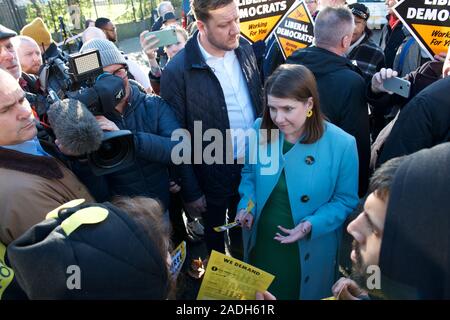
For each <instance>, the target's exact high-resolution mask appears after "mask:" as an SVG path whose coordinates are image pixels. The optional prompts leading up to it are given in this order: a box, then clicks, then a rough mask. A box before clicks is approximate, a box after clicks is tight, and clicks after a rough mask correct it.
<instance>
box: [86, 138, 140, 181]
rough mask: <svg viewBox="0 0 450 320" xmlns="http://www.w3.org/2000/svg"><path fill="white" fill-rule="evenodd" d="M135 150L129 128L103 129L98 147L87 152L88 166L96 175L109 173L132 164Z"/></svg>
mask: <svg viewBox="0 0 450 320" xmlns="http://www.w3.org/2000/svg"><path fill="white" fill-rule="evenodd" d="M135 157H136V152H135V149H134V138H133V134H132V133H131V132H130V131H129V130H119V131H104V132H103V140H102V144H101V145H100V148H99V149H98V150H97V151H94V152H92V153H90V154H88V161H89V167H90V168H91V170H92V172H93V173H94V174H95V175H96V176H102V175H106V174H110V173H113V172H116V171H119V170H123V169H125V168H128V167H130V166H132V165H133V163H134V162H135Z"/></svg>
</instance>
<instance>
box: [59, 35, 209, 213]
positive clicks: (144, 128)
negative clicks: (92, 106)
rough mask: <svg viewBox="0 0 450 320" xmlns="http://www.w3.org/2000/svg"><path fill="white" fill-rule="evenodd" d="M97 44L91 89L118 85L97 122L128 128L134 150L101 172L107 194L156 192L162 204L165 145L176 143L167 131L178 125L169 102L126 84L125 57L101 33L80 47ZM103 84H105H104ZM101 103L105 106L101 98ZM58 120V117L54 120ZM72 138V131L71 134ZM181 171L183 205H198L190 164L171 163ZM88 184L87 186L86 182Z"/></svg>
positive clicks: (107, 128) (167, 156) (166, 189)
mask: <svg viewBox="0 0 450 320" xmlns="http://www.w3.org/2000/svg"><path fill="white" fill-rule="evenodd" d="M95 49H97V50H98V52H99V55H100V58H101V63H102V65H103V70H102V71H103V73H102V74H101V75H100V76H98V79H97V81H96V82H95V85H94V86H93V89H94V90H95V88H96V85H98V83H104V84H105V86H104V88H105V90H100V91H99V90H97V94H100V95H101V93H102V92H107V91H108V88H109V87H111V85H112V84H114V83H117V82H118V79H120V81H121V82H122V85H123V87H124V94H123V95H116V96H115V97H114V98H119V99H120V101H119V102H118V103H114V104H110V105H108V106H114V108H109V109H107V110H103V114H102V115H99V114H96V116H95V118H96V121H97V123H98V125H99V126H100V128H101V129H102V130H104V131H106V132H110V133H115V132H117V131H118V130H129V131H131V132H132V134H133V135H132V143H133V145H134V148H135V150H136V159H135V161H134V162H133V163H132V165H131V166H130V167H128V168H126V169H120V170H117V171H115V172H113V173H111V174H108V175H106V176H104V177H103V178H104V179H105V180H106V185H107V187H108V189H109V195H110V196H114V195H127V196H137V195H140V196H148V197H153V198H157V199H159V200H160V201H161V203H162V204H163V206H164V207H165V208H167V206H168V203H169V174H168V167H169V166H170V165H172V163H171V157H170V156H171V151H172V148H173V147H174V146H175V145H176V144H177V142H176V141H171V134H172V132H173V131H174V130H176V129H178V128H180V126H179V124H178V121H177V119H176V117H175V114H174V113H173V111H172V109H171V107H170V106H169V105H167V104H166V103H165V102H164V100H162V99H161V98H160V97H158V96H155V95H148V94H146V93H144V92H142V91H141V90H140V89H139V88H138V87H137V86H135V85H134V84H131V83H130V81H129V80H128V77H127V62H126V60H125V58H124V57H123V55H122V54H121V53H120V51H119V50H118V49H117V47H116V46H115V45H114V44H113V43H112V42H110V41H108V40H104V39H93V40H90V41H88V42H87V43H85V44H84V45H83V47H82V48H81V51H80V53H81V54H85V53H88V52H91V50H95ZM108 84H109V85H108ZM102 105H103V106H107V105H106V104H104V103H102ZM56 122H58V121H56ZM75 138H76V135H74V137H73V139H75ZM57 144H58V146H59V147H60V149H61V150H62V151H64V150H66V149H67V146H66V145H65V144H63V143H62V142H61V141H60V139H58V141H57ZM174 169H175V170H176V171H177V173H178V175H179V176H180V177H181V182H180V183H181V190H182V191H181V192H182V196H183V199H184V201H185V203H187V206H188V207H189V210H193V211H198V212H200V211H203V210H204V208H205V202H204V197H203V194H202V192H201V191H200V189H199V187H198V184H197V180H196V178H195V176H194V173H193V170H192V168H191V166H190V165H179V166H175V167H174ZM90 189H91V188H90Z"/></svg>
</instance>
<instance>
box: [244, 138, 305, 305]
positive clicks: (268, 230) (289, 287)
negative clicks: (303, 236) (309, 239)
mask: <svg viewBox="0 0 450 320" xmlns="http://www.w3.org/2000/svg"><path fill="white" fill-rule="evenodd" d="M293 146H294V145H293V144H292V143H289V142H287V141H284V144H283V154H284V153H286V152H288V151H289V150H290V149H291V148H292V147H293ZM279 225H280V226H282V227H285V228H287V229H292V228H294V227H295V226H294V220H293V218H292V212H291V206H290V203H289V196H288V191H287V185H286V177H285V175H284V170H283V172H282V173H281V175H280V179H279V180H278V183H277V185H276V186H275V188H274V189H273V191H272V194H271V195H270V197H269V199H267V202H266V205H265V206H264V208H263V210H262V212H261V217H260V219H259V222H258V226H257V228H258V229H257V230H258V232H257V236H256V242H255V246H254V247H253V249H252V251H251V252H250V257H249V258H250V264H252V265H254V266H256V267H258V268H260V269H262V270H264V271H267V272H269V273H271V274H273V275H274V276H275V279H274V281H273V282H272V284H271V285H270V287H269V289H268V290H269V292H271V293H272V294H273V295H275V297H277V299H279V300H298V298H299V293H300V258H299V246H298V242H297V241H296V242H294V243H290V244H282V243H280V242H278V241H277V240H274V237H275V234H276V233H277V232H279V233H281V234H283V233H282V232H281V231H280V230H279V229H278V228H277V226H279Z"/></svg>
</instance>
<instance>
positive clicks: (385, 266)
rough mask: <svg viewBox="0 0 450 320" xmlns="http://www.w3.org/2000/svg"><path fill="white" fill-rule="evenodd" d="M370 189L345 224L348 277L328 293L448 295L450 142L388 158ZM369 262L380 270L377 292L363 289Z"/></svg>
mask: <svg viewBox="0 0 450 320" xmlns="http://www.w3.org/2000/svg"><path fill="white" fill-rule="evenodd" d="M370 188H371V189H370V190H374V191H373V192H372V193H371V194H369V196H368V197H367V199H366V202H365V204H364V210H363V212H362V213H361V214H360V215H359V216H358V217H357V218H356V219H355V220H354V221H353V222H352V223H350V224H349V226H348V228H347V231H348V232H349V233H350V234H351V235H352V236H353V237H354V239H355V241H354V243H353V251H352V253H351V259H352V262H353V272H352V276H351V279H347V278H341V279H339V280H338V281H337V282H336V283H335V285H334V286H333V288H332V291H333V295H334V296H335V297H336V298H337V299H342V300H356V299H365V298H367V297H368V292H369V293H370V294H371V296H372V295H373V296H374V297H381V298H384V299H449V298H450V284H449V281H448V279H449V277H450V275H449V272H450V271H449V270H450V268H449V267H450V256H449V255H448V252H449V241H448V225H449V221H450V220H449V215H448V208H449V207H450V199H449V197H448V190H449V188H450V143H444V144H440V145H438V146H436V147H434V148H432V149H423V150H421V151H418V152H416V153H414V154H411V155H409V156H404V157H399V158H394V159H392V160H389V161H388V162H386V163H385V164H383V165H382V166H381V167H380V168H379V169H378V170H377V171H376V172H375V173H374V176H373V177H372V179H371V183H370ZM430 191H431V192H430ZM371 266H372V268H369V267H371ZM373 266H376V267H379V269H378V270H379V271H381V274H380V275H379V276H380V278H379V280H380V281H379V285H380V286H379V287H378V288H377V289H379V291H369V290H367V287H368V284H369V283H370V282H371V277H372V274H373V271H372V272H370V270H374V269H377V268H373ZM352 279H353V280H352ZM363 288H364V289H363Z"/></svg>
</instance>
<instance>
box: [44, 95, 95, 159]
mask: <svg viewBox="0 0 450 320" xmlns="http://www.w3.org/2000/svg"><path fill="white" fill-rule="evenodd" d="M47 115H48V120H49V123H50V126H51V127H52V129H53V131H54V133H55V136H56V138H57V139H58V140H59V142H60V143H61V145H63V146H64V148H65V149H67V150H68V151H69V152H71V153H72V154H73V155H77V156H78V155H84V154H88V153H91V152H94V151H96V150H98V149H99V148H100V145H101V143H102V138H103V131H102V129H101V128H100V126H99V125H98V123H97V120H96V119H95V117H94V116H93V115H92V113H91V112H90V111H89V110H88V109H87V108H86V107H85V106H84V104H83V103H81V102H80V101H78V100H75V99H64V100H61V101H56V102H55V103H53V104H52V105H51V106H50V108H49V109H48V111H47Z"/></svg>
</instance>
